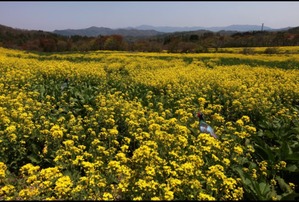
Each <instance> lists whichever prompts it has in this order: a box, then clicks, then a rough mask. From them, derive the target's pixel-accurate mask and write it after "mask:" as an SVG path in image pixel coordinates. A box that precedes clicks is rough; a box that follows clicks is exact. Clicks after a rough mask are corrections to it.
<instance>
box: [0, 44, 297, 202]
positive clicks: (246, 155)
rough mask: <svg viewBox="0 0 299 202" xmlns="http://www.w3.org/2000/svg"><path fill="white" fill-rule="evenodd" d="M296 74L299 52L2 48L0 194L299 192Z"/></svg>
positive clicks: (232, 195)
mask: <svg viewBox="0 0 299 202" xmlns="http://www.w3.org/2000/svg"><path fill="white" fill-rule="evenodd" d="M297 48H298V47H297ZM298 49H299V48H298ZM298 78H299V54H274V55H265V54H254V55H245V54H240V53H202V54H170V53H137V52H111V51H95V52H82V53H59V54H42V53H39V54H38V53H30V52H24V51H17V50H9V49H4V48H0V200H282V199H291V200H292V199H296V197H297V198H298V197H299V196H298V195H299V194H298V183H299V182H298V179H299V169H298V167H299V163H298V162H299V79H298ZM66 81H67V82H66ZM198 111H201V112H202V113H203V114H204V115H205V121H206V123H208V124H209V125H211V126H212V127H213V128H214V130H215V133H216V134H217V136H218V137H219V138H218V139H215V138H214V137H212V136H210V135H209V134H203V133H201V132H200V131H199V120H198V118H197V117H196V116H195V115H194V113H195V112H198Z"/></svg>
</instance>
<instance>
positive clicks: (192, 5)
mask: <svg viewBox="0 0 299 202" xmlns="http://www.w3.org/2000/svg"><path fill="white" fill-rule="evenodd" d="M262 23H264V26H267V27H271V28H284V27H297V26H299V2H296V1H295V2H293V1H272V2H271V1H270V2H266V1H264V2H259V1H248V2H244V1H239V2H236V1H231V2H230V1H218V2H217V1H197V2H196V1H189V2H188V1H181V2H178V1H174V2H169V1H164V2H163V1H158V2H156V1H139V2H134V1H131V2H130V1H106V2H105V1H98V2H96V1H90V2H88V1H81V2H80V1H75V2H61V1H52V2H51V1H48V2H29V1H28V2H26V1H25V2H13V1H12V2H9V1H8V2H0V24H1V25H6V26H9V27H13V28H20V29H29V30H44V31H54V30H55V29H82V28H88V27H91V26H97V27H109V28H125V27H131V26H132V27H134V26H139V25H153V26H177V27H191V26H203V27H215V26H229V25H233V24H238V25H262Z"/></svg>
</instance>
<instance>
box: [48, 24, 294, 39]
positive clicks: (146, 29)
mask: <svg viewBox="0 0 299 202" xmlns="http://www.w3.org/2000/svg"><path fill="white" fill-rule="evenodd" d="M290 28H291V27H285V28H278V29H273V28H271V27H267V26H263V27H262V26H259V25H229V26H223V27H202V26H193V27H187V26H185V27H172V26H151V25H140V26H136V27H126V28H115V29H112V28H108V27H96V26H91V27H88V28H83V29H62V30H54V31H53V33H55V34H60V35H64V36H72V35H80V36H99V35H113V34H119V35H123V36H134V37H137V36H140V37H145V36H155V35H159V34H165V33H173V32H185V31H197V30H206V31H212V32H218V31H238V32H247V31H261V30H264V31H281V30H287V29H290Z"/></svg>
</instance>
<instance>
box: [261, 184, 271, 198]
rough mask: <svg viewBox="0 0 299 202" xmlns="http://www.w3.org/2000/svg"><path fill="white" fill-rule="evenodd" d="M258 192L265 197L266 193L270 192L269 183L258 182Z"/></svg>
mask: <svg viewBox="0 0 299 202" xmlns="http://www.w3.org/2000/svg"><path fill="white" fill-rule="evenodd" d="M259 189H260V193H261V194H262V195H263V196H264V197H266V196H267V194H268V193H269V192H270V185H269V184H266V183H265V182H261V183H259Z"/></svg>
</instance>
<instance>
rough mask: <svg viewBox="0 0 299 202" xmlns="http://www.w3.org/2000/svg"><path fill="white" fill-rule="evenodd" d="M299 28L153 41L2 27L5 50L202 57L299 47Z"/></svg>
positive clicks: (182, 34) (173, 35)
mask: <svg viewBox="0 0 299 202" xmlns="http://www.w3.org/2000/svg"><path fill="white" fill-rule="evenodd" d="M298 45H299V27H296V28H291V29H288V30H285V31H249V32H232V31H219V32H212V31H206V30H199V31H189V32H174V33H165V34H161V35H156V36H150V37H136V36H134V37H133V36H131V37H130V36H122V35H118V34H114V35H105V36H102V35H99V36H97V37H87V36H79V35H74V36H62V35H58V34H54V33H51V32H45V31H41V30H39V31H34V30H21V29H14V28H10V27H6V26H2V25H0V46H1V47H4V48H11V49H19V50H28V51H38V52H66V51H94V50H118V51H142V52H162V51H163V52H172V53H187V52H193V53H202V52H209V51H210V50H211V48H213V49H214V51H215V52H219V48H226V47H244V48H246V47H261V46H262V47H278V46H298Z"/></svg>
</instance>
